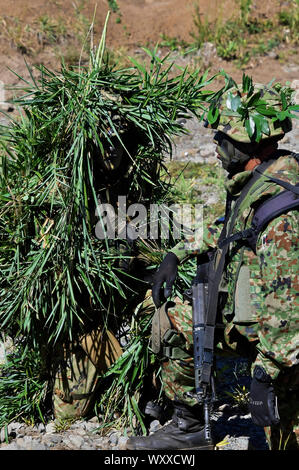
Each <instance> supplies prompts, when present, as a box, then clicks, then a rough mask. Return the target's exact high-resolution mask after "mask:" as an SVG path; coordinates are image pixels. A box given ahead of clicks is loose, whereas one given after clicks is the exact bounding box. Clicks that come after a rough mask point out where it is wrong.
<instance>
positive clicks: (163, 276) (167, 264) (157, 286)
mask: <svg viewBox="0 0 299 470" xmlns="http://www.w3.org/2000/svg"><path fill="white" fill-rule="evenodd" d="M178 264H179V260H178V258H177V256H176V255H175V254H174V253H167V255H166V256H165V258H164V259H163V261H162V263H161V264H160V266H159V269H158V271H157V272H156V274H155V275H154V279H153V280H154V283H153V289H152V295H153V301H154V304H155V305H156V307H157V308H158V307H160V305H161V304H162V303H163V299H161V288H162V286H163V284H164V282H165V283H166V285H165V288H164V297H165V298H167V297H169V296H170V295H171V291H172V286H173V283H174V281H175V278H176V275H177V272H178Z"/></svg>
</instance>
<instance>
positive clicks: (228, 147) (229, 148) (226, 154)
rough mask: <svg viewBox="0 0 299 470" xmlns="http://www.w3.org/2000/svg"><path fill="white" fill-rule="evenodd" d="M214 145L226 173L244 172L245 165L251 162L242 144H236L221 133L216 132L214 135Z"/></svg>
mask: <svg viewBox="0 0 299 470" xmlns="http://www.w3.org/2000/svg"><path fill="white" fill-rule="evenodd" d="M214 143H215V144H216V145H217V147H216V152H217V154H218V158H219V160H221V163H222V166H223V168H224V169H225V170H226V171H228V172H229V173H230V174H234V173H237V172H239V171H242V170H243V167H244V163H245V162H247V161H248V160H249V158H250V156H249V155H248V153H247V152H246V149H245V148H244V149H243V147H242V145H241V144H240V145H238V143H237V142H234V141H233V140H232V139H230V138H229V137H228V136H227V135H226V134H224V132H221V131H218V132H216V134H215V135H214ZM238 147H240V148H238ZM241 148H242V150H241Z"/></svg>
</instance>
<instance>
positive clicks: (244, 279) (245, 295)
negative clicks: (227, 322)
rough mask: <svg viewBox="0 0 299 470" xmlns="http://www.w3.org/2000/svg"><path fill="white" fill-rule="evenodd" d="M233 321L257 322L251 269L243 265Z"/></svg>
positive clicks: (236, 291)
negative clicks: (253, 302)
mask: <svg viewBox="0 0 299 470" xmlns="http://www.w3.org/2000/svg"><path fill="white" fill-rule="evenodd" d="M234 313H235V316H234V319H233V323H236V324H247V323H256V317H255V316H254V315H255V312H254V309H253V306H252V300H251V297H250V269H249V267H248V266H245V265H242V266H241V268H240V270H239V275H238V278H237V282H236V290H235V308H234Z"/></svg>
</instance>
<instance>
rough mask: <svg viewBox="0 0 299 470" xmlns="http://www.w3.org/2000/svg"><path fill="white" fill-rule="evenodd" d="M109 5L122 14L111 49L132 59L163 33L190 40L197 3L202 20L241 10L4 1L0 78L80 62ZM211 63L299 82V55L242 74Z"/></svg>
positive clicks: (261, 62) (204, 4)
mask: <svg viewBox="0 0 299 470" xmlns="http://www.w3.org/2000/svg"><path fill="white" fill-rule="evenodd" d="M109 3H110V7H111V5H113V4H114V5H115V4H116V5H117V6H118V7H119V11H117V12H112V13H111V16H110V20H109V24H108V32H107V46H108V47H109V48H113V49H118V50H119V49H120V50H121V51H122V53H124V54H131V55H132V54H135V53H138V48H139V49H140V47H141V46H145V45H154V44H156V43H157V42H158V41H161V37H162V35H164V36H167V37H168V38H173V37H175V38H177V39H178V40H184V41H187V42H188V41H189V42H190V40H191V36H190V33H191V32H192V31H194V27H195V25H194V14H195V7H196V5H197V6H199V10H200V13H201V14H202V19H204V18H208V19H209V20H212V19H215V18H217V19H218V20H219V21H224V20H225V19H227V18H229V17H231V16H232V14H233V12H234V9H235V8H236V0H197V1H196V0H162V1H160V0H117V3H116V2H115V0H75V1H74V0H0V80H1V81H2V82H4V83H5V84H8V85H11V84H15V83H17V82H18V81H19V79H18V77H17V76H15V75H14V74H12V72H11V71H10V70H9V69H12V70H13V71H14V72H16V73H17V74H19V75H21V76H22V77H28V70H27V69H26V65H25V61H26V62H27V63H28V64H30V65H31V64H40V63H42V64H44V65H45V66H47V67H49V68H51V69H53V68H54V69H57V68H59V64H60V56H61V55H64V56H67V57H68V58H69V59H70V57H73V59H74V60H75V59H76V57H79V55H80V49H81V46H82V41H83V37H84V35H85V31H86V29H88V25H90V24H91V23H92V19H93V16H94V14H95V20H94V37H93V40H94V44H97V42H98V40H99V38H100V34H101V31H102V28H103V25H104V22H105V18H106V15H107V11H108V9H109V7H108V4H109ZM288 3H290V2H283V1H280V0H271V1H266V2H259V1H253V2H252V11H253V12H254V14H256V15H258V16H259V17H262V18H267V17H271V15H273V14H274V13H275V11H277V9H278V8H279V7H281V6H282V5H284V4H286V5H287V4H288ZM95 7H96V8H95ZM88 41H89V40H88ZM283 47H286V46H283ZM208 65H209V67H210V69H211V73H212V72H215V71H218V70H219V69H220V68H224V69H225V70H226V71H227V72H228V73H231V74H232V75H233V77H234V78H235V79H236V80H238V79H240V78H241V76H242V73H243V70H244V71H245V72H247V73H248V74H250V75H251V76H252V77H253V79H254V81H260V82H267V81H270V80H271V79H272V78H274V77H275V78H276V79H277V80H281V81H283V82H285V81H286V80H290V81H292V80H294V79H297V78H299V66H298V56H296V55H294V54H293V55H290V57H289V59H287V61H284V62H281V61H279V60H277V56H276V58H275V54H272V55H271V54H270V55H265V56H263V57H259V58H255V59H254V60H251V61H250V62H249V63H248V64H247V65H246V68H245V69H243V70H240V69H239V68H237V67H236V66H234V65H233V64H232V63H231V62H227V61H223V60H221V59H219V58H218V57H217V56H213V57H212V60H211V61H210V62H209V64H208Z"/></svg>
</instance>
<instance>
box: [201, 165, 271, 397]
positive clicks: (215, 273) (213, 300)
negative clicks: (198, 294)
mask: <svg viewBox="0 0 299 470" xmlns="http://www.w3.org/2000/svg"><path fill="white" fill-rule="evenodd" d="M272 162H273V160H269V161H267V162H263V163H262V164H261V165H259V169H260V172H259V173H258V172H256V171H253V175H252V177H251V178H250V180H249V181H248V183H247V184H246V185H245V187H244V188H243V190H242V192H241V194H240V196H239V198H238V199H237V200H236V202H235V206H234V208H233V213H232V215H231V218H230V220H228V219H229V216H230V214H229V211H227V214H226V221H225V224H224V229H223V231H222V232H224V230H225V231H226V229H227V231H226V237H229V236H230V235H231V233H232V230H233V228H234V224H235V221H236V218H237V215H238V212H239V208H240V205H241V203H242V202H243V201H244V199H245V197H246V196H247V194H248V192H249V191H250V189H251V188H252V187H253V185H254V184H255V183H256V182H257V181H258V180H259V178H260V177H261V175H262V174H263V171H265V170H266V169H267V168H268V166H270V165H271V163H272ZM228 222H229V223H228ZM221 235H222V236H223V233H222V234H221ZM222 236H221V238H222ZM228 246H229V244H224V245H222V247H221V246H220V245H219V243H218V250H217V251H216V253H215V257H214V259H213V260H212V263H214V264H215V267H214V268H213V269H212V272H211V273H210V275H209V287H208V291H209V294H208V306H207V315H206V320H205V327H204V341H203V349H202V350H203V352H202V358H201V365H200V387H201V388H202V389H203V390H206V388H207V387H208V386H209V384H210V379H211V373H212V365H213V356H214V334H215V328H216V315H217V306H218V297H219V285H220V281H221V278H222V274H223V270H224V266H225V260H226V255H227V251H228Z"/></svg>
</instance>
